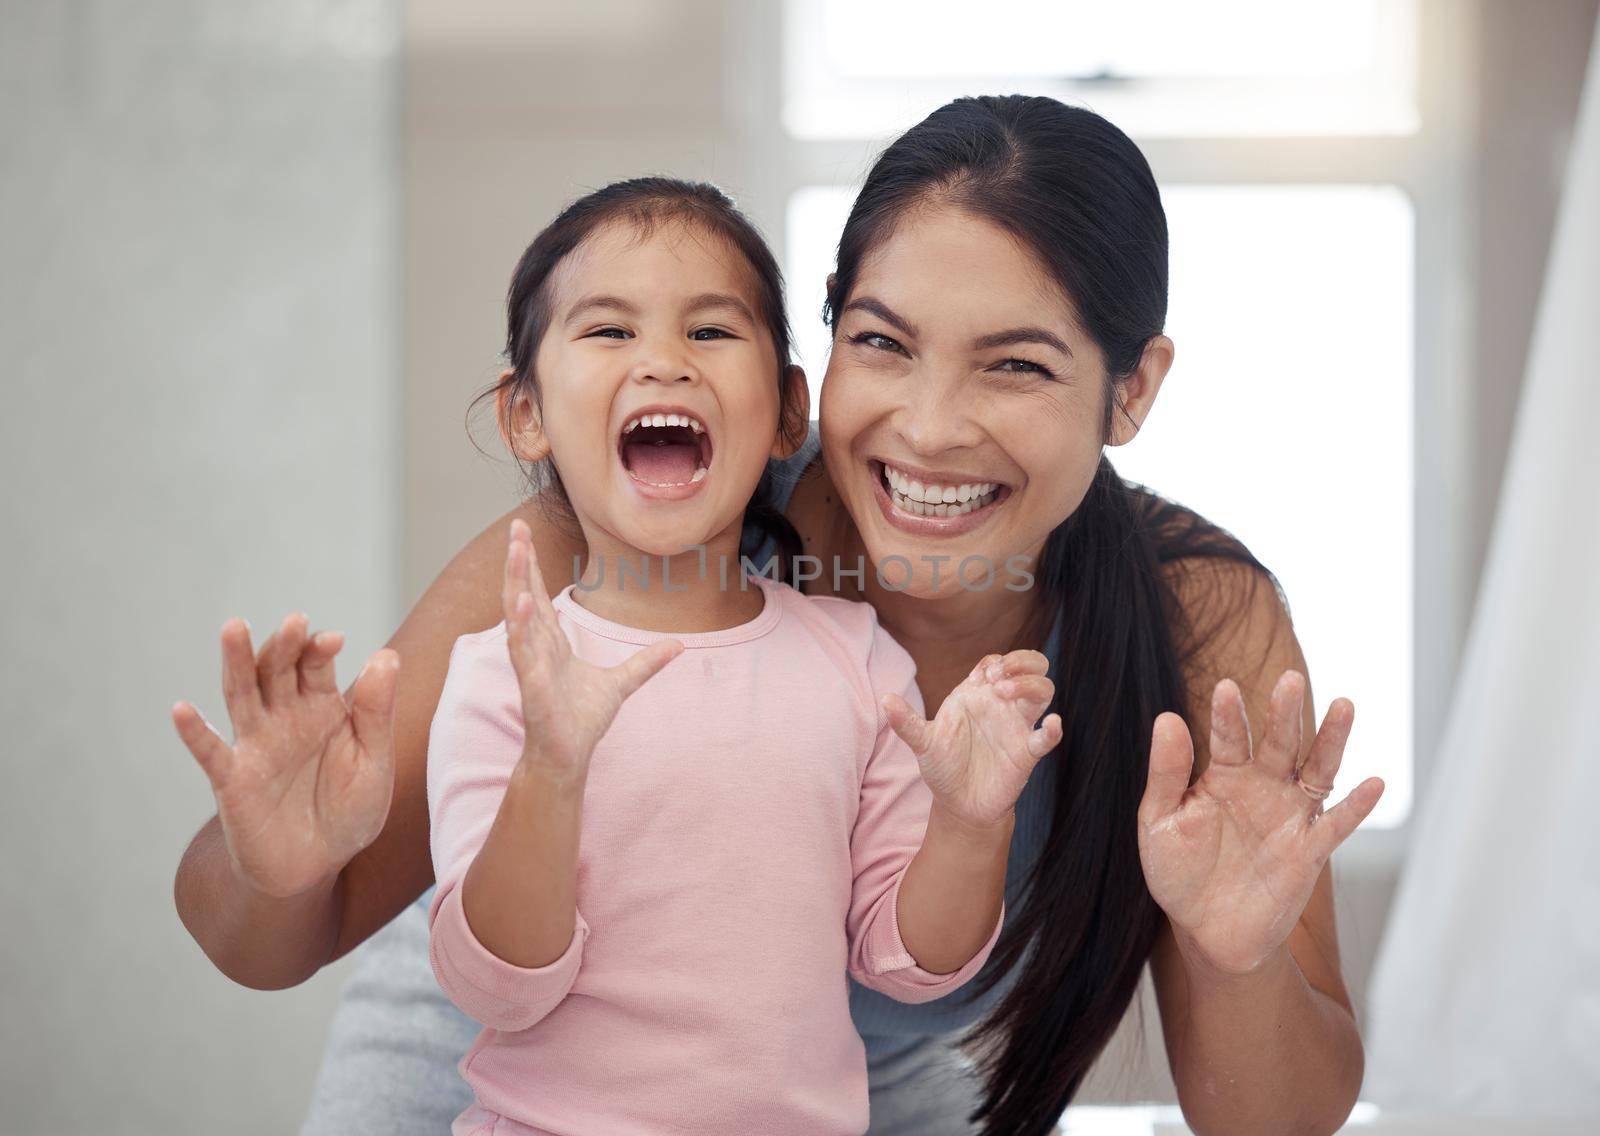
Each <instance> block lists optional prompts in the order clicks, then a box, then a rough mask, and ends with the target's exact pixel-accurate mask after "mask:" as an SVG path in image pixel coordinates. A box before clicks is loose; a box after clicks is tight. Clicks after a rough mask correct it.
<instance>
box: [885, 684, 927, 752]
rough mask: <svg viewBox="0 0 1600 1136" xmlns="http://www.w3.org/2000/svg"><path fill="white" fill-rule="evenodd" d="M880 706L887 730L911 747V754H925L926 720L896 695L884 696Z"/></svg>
mask: <svg viewBox="0 0 1600 1136" xmlns="http://www.w3.org/2000/svg"><path fill="white" fill-rule="evenodd" d="M882 705H883V712H884V714H885V716H887V717H888V719H889V728H890V729H891V730H893V731H894V732H895V733H896V734H897V735H899V737H900V740H901V741H903V742H905V743H906V745H908V746H910V747H911V752H912V753H914V754H916V755H918V756H919V757H920V756H921V755H922V754H924V753H926V752H927V751H928V741H929V738H928V723H927V721H926V719H924V718H923V717H922V715H921V714H918V713H917V712H916V711H915V710H913V709H912V708H911V703H909V702H907V701H906V700H905V699H904V698H901V697H900V696H899V695H898V694H885V695H884V696H883V701H882Z"/></svg>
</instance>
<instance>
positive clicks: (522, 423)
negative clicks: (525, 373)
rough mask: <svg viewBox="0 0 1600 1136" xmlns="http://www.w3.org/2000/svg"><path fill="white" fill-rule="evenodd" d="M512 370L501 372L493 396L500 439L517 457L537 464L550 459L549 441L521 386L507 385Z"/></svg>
mask: <svg viewBox="0 0 1600 1136" xmlns="http://www.w3.org/2000/svg"><path fill="white" fill-rule="evenodd" d="M510 378H511V371H510V370H505V371H501V372H500V389H499V391H498V392H496V394H495V399H494V408H495V416H496V417H497V418H498V419H499V421H500V438H501V440H502V441H503V442H505V444H506V448H507V449H509V450H510V451H511V452H512V453H513V454H515V455H516V456H517V457H519V458H521V459H522V460H523V461H527V462H539V461H543V460H544V459H545V458H547V457H549V456H550V440H549V439H548V438H546V437H545V433H544V423H543V421H542V419H541V418H540V416H539V408H538V407H537V406H535V405H534V402H533V399H532V398H530V397H529V396H528V392H527V390H526V388H525V386H524V385H523V384H518V383H512V382H510V381H509V380H510Z"/></svg>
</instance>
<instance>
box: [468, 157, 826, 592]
mask: <svg viewBox="0 0 1600 1136" xmlns="http://www.w3.org/2000/svg"><path fill="white" fill-rule="evenodd" d="M617 222H620V223H623V224H627V225H631V226H632V227H633V228H634V229H636V230H637V231H638V233H639V234H640V237H641V238H643V237H647V236H648V235H649V234H650V233H651V232H653V231H654V230H655V228H656V226H658V225H662V224H670V223H676V224H682V225H688V226H692V227H694V228H696V229H698V230H699V231H700V232H702V233H705V234H709V235H711V236H713V237H716V238H718V239H720V240H722V241H724V242H725V243H726V244H727V245H728V246H729V247H730V248H731V249H733V250H734V251H735V252H737V253H738V254H739V255H740V256H741V257H743V259H744V261H745V263H746V264H747V265H748V266H749V268H750V274H751V277H752V278H753V283H754V291H755V300H756V313H755V314H756V318H757V319H759V320H760V321H761V323H762V326H764V327H765V328H766V331H767V334H768V335H770V336H771V337H772V346H773V350H774V353H775V355H776V356H777V362H776V366H775V368H774V373H775V375H776V377H777V383H778V394H779V399H780V402H779V419H778V428H779V430H780V431H781V432H782V434H783V436H784V437H785V438H786V439H787V440H788V441H789V442H790V443H791V444H793V445H798V444H799V443H800V441H801V440H803V439H804V438H805V432H806V423H805V422H804V421H797V420H796V419H795V416H794V415H793V414H792V408H791V405H790V403H789V400H788V399H787V398H786V397H785V394H786V387H785V372H786V371H787V369H788V366H789V346H790V332H789V317H788V315H787V314H786V312H785V310H784V305H783V274H782V272H780V271H779V269H778V262H777V260H776V259H774V257H773V255H772V250H771V249H769V248H768V247H767V242H766V241H765V240H763V239H762V237H761V234H760V232H758V231H757V229H756V227H755V226H754V225H753V224H751V223H750V220H749V218H747V217H746V216H745V215H744V214H743V213H741V212H740V211H739V209H738V207H737V206H735V205H734V203H733V202H732V201H731V200H730V199H729V198H728V195H727V194H725V193H723V192H722V190H720V189H718V188H717V187H716V186H714V185H708V184H706V183H705V182H689V181H679V180H678V179H676V178H668V177H642V178H632V179H630V180H628V181H618V182H612V183H611V184H610V185H608V186H605V187H603V188H601V189H597V190H595V191H594V192H593V193H590V194H587V195H585V196H583V197H580V198H578V200H576V201H574V202H572V203H571V204H570V205H568V206H567V207H566V208H565V209H563V210H562V211H561V213H560V214H559V215H558V216H557V217H556V219H555V220H554V221H552V222H550V224H548V225H546V226H545V228H544V230H543V231H542V232H540V233H539V235H538V236H536V237H534V238H533V242H532V243H531V244H530V245H528V247H527V249H526V250H524V252H523V254H522V258H521V259H520V260H518V261H517V267H516V270H515V271H513V272H512V274H511V287H510V288H509V289H508V290H507V292H506V351H505V357H506V361H507V363H508V364H509V370H508V373H507V374H506V376H505V377H504V378H503V379H501V380H500V381H499V382H497V383H495V384H494V385H493V386H491V387H490V388H489V389H488V390H486V391H484V392H482V393H481V394H479V395H478V397H477V398H475V399H473V401H472V406H470V407H469V408H468V411H467V413H468V417H469V418H470V416H471V413H472V410H473V408H475V407H476V406H477V405H478V403H480V402H482V401H483V400H485V399H498V397H499V395H500V394H501V392H503V391H504V392H507V393H508V395H509V396H510V398H509V399H508V401H510V400H512V399H514V398H515V397H516V396H518V395H521V394H524V393H526V394H527V395H528V396H529V397H530V398H531V399H532V400H533V402H534V405H536V406H537V405H539V404H540V387H539V376H538V375H537V374H536V373H535V370H534V360H535V358H536V357H537V356H538V354H539V343H540V341H541V340H543V339H544V335H545V332H546V331H548V330H549V329H550V320H551V317H552V315H553V313H552V311H551V304H552V297H551V295H550V291H551V289H550V279H551V277H552V276H553V275H554V273H555V271H556V268H557V267H558V266H559V265H560V264H561V262H562V261H564V260H565V259H566V258H567V257H568V256H570V255H571V254H572V253H573V252H575V251H576V250H577V249H578V247H579V246H580V245H582V244H583V242H584V241H586V240H587V239H588V238H589V237H590V236H591V235H592V234H593V233H594V232H595V230H597V229H599V228H601V227H603V226H605V225H608V224H611V223H617ZM517 462H518V466H519V467H520V468H522V471H523V476H524V477H525V479H526V482H527V488H528V490H529V492H530V493H532V494H533V495H534V496H535V498H536V499H537V500H538V501H539V502H540V504H541V506H542V507H543V508H544V509H545V510H546V512H547V515H549V516H551V518H552V519H553V520H554V521H556V522H557V523H558V524H562V525H564V526H566V527H568V528H569V529H570V527H571V526H572V524H573V521H574V519H575V518H574V517H573V513H572V504H571V501H570V499H569V498H568V497H567V491H566V487H565V486H564V485H563V484H562V483H561V474H560V472H559V471H558V470H557V469H556V467H555V463H553V462H550V461H543V462H536V463H531V464H528V465H525V466H524V465H523V463H522V461H521V459H520V458H519V459H517ZM771 481H772V479H771V477H770V475H769V476H766V477H763V478H762V479H761V485H760V486H759V487H758V489H757V491H756V493H755V495H754V496H753V497H752V499H751V501H750V504H749V505H748V506H747V507H746V509H745V524H746V525H747V526H751V525H753V526H755V528H756V529H757V530H759V531H760V532H761V533H763V534H765V535H769V536H771V537H772V538H773V539H774V540H775V541H776V543H777V547H778V549H779V556H778V563H777V567H778V570H779V573H780V578H782V577H781V573H782V571H783V568H784V566H786V565H788V564H791V563H793V558H794V557H796V556H798V555H799V554H800V547H801V546H800V538H799V536H798V534H796V532H795V530H794V527H793V526H792V525H791V524H790V523H789V522H788V520H787V519H786V518H785V517H784V516H783V514H781V513H780V512H778V510H776V509H775V508H773V507H772V505H771V503H770V497H769V493H770V485H771Z"/></svg>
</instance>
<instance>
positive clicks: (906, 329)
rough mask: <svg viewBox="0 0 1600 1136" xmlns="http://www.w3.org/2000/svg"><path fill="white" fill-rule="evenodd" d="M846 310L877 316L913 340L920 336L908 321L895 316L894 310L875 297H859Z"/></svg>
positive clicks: (846, 306)
mask: <svg viewBox="0 0 1600 1136" xmlns="http://www.w3.org/2000/svg"><path fill="white" fill-rule="evenodd" d="M844 310H845V311H847V312H857V311H860V312H866V313H867V314H868V315H874V316H877V317H878V318H879V319H881V320H882V321H883V322H884V323H886V324H888V325H889V326H891V327H893V328H894V329H895V330H896V331H898V332H900V333H901V334H902V335H905V336H908V337H910V338H912V339H916V338H917V336H918V334H919V333H918V331H917V329H916V328H915V327H913V326H912V325H911V323H910V322H909V321H908V320H905V319H902V318H901V317H900V316H897V315H895V313H894V310H893V309H892V308H890V307H889V305H888V304H886V303H884V302H883V301H882V300H880V299H878V298H877V297H875V296H857V297H856V298H855V299H853V300H851V301H850V302H849V303H848V304H846V305H845V306H844Z"/></svg>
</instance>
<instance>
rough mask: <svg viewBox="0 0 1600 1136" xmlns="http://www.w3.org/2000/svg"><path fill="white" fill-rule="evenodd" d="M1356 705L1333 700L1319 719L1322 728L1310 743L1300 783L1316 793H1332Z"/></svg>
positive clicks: (1345, 701) (1353, 722)
mask: <svg viewBox="0 0 1600 1136" xmlns="http://www.w3.org/2000/svg"><path fill="white" fill-rule="evenodd" d="M1355 719H1356V707H1355V703H1353V702H1351V701H1350V700H1349V699H1348V698H1335V699H1334V700H1333V705H1332V706H1329V707H1328V712H1327V713H1326V714H1324V715H1323V716H1322V727H1321V728H1320V729H1319V730H1317V736H1316V737H1315V738H1314V739H1312V742H1311V752H1310V753H1308V754H1307V755H1306V760H1305V764H1304V765H1302V766H1301V767H1300V780H1302V781H1304V782H1305V783H1306V784H1307V785H1311V786H1313V787H1315V788H1318V789H1331V788H1332V787H1333V779H1334V778H1335V777H1336V776H1338V773H1339V765H1340V763H1341V762H1342V761H1344V747H1345V743H1346V742H1348V741H1349V740H1350V729H1351V727H1352V726H1354V725H1355Z"/></svg>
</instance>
